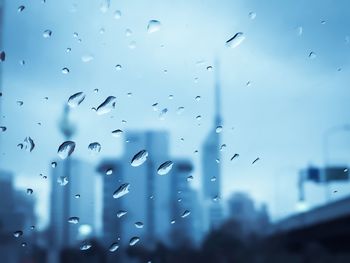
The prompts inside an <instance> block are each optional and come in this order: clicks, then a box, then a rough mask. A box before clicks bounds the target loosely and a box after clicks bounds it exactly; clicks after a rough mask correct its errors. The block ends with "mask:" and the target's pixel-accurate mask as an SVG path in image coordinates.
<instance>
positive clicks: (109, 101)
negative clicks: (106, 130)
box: [96, 96, 117, 115]
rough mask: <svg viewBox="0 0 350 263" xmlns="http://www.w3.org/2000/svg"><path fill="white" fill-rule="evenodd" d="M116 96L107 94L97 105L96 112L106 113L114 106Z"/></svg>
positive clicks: (99, 113)
mask: <svg viewBox="0 0 350 263" xmlns="http://www.w3.org/2000/svg"><path fill="white" fill-rule="evenodd" d="M116 99H117V98H116V97H114V96H108V97H107V98H106V99H105V101H104V102H102V103H101V105H100V106H98V107H97V110H96V113H97V114H98V115H102V114H106V113H108V112H110V111H111V110H112V109H114V108H115V104H116Z"/></svg>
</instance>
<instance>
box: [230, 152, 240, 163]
mask: <svg viewBox="0 0 350 263" xmlns="http://www.w3.org/2000/svg"><path fill="white" fill-rule="evenodd" d="M238 157H239V154H238V153H235V154H234V155H233V156H232V157H231V161H232V160H233V159H235V158H238Z"/></svg>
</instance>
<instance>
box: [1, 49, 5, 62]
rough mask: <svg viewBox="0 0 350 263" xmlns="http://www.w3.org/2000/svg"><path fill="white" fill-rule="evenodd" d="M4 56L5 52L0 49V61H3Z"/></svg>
mask: <svg viewBox="0 0 350 263" xmlns="http://www.w3.org/2000/svg"><path fill="white" fill-rule="evenodd" d="M5 58H6V53H5V51H1V52H0V61H1V62H3V61H5Z"/></svg>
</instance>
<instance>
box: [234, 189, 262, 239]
mask: <svg viewBox="0 0 350 263" xmlns="http://www.w3.org/2000/svg"><path fill="white" fill-rule="evenodd" d="M228 210H229V219H231V220H234V221H235V222H237V223H238V224H239V225H240V227H241V231H242V234H243V235H244V236H248V235H251V234H256V235H262V234H265V231H267V230H268V226H269V215H268V211H267V206H266V205H262V206H261V207H260V208H256V207H255V204H254V201H253V200H252V199H251V198H250V196H249V195H248V194H246V193H235V194H233V195H232V196H231V198H230V199H229V201H228Z"/></svg>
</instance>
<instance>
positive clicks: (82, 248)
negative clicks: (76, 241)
mask: <svg viewBox="0 0 350 263" xmlns="http://www.w3.org/2000/svg"><path fill="white" fill-rule="evenodd" d="M90 248H91V244H89V243H84V244H82V245H81V246H80V250H88V249H90Z"/></svg>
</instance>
